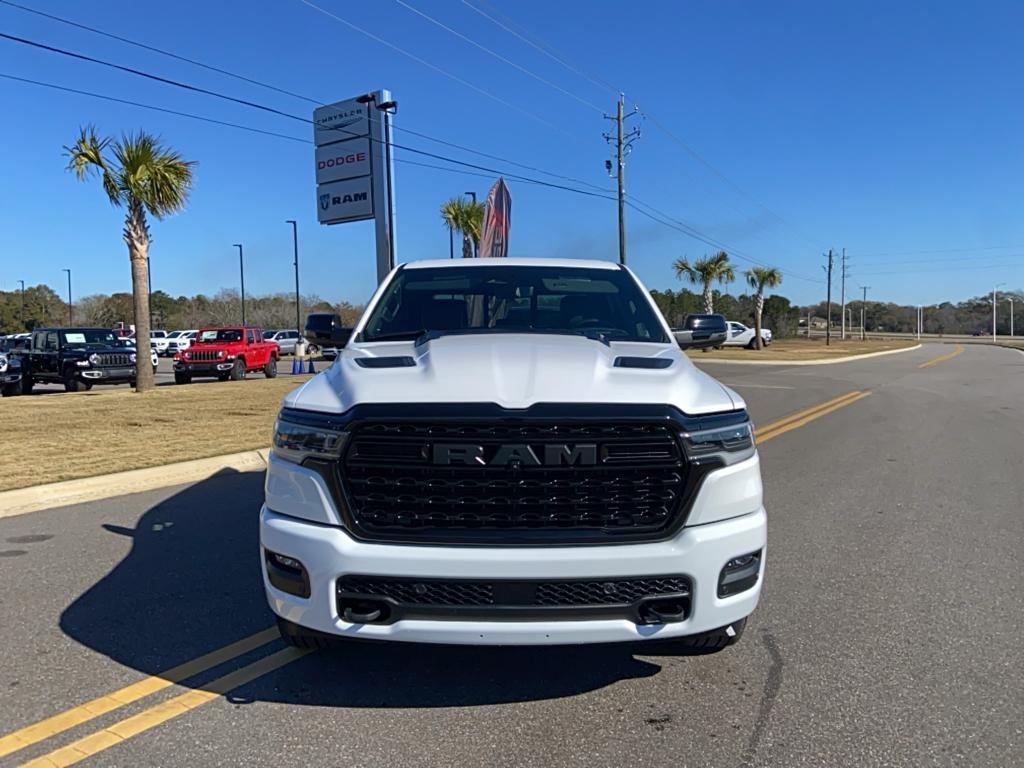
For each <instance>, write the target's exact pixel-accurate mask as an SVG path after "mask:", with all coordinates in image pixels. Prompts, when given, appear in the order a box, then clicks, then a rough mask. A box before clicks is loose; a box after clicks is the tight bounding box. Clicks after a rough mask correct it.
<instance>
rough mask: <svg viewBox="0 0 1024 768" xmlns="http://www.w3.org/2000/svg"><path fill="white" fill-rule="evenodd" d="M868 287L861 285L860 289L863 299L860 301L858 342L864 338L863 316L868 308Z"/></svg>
mask: <svg viewBox="0 0 1024 768" xmlns="http://www.w3.org/2000/svg"><path fill="white" fill-rule="evenodd" d="M870 287H871V286H870V285H862V286H861V287H860V289H861V290H862V291H864V298H863V299H862V300H861V303H860V340H861V341H864V339H865V338H866V337H865V335H864V316H865V315H864V311H865V310H866V309H867V306H868V289H869V288H870Z"/></svg>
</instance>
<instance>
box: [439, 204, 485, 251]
mask: <svg viewBox="0 0 1024 768" xmlns="http://www.w3.org/2000/svg"><path fill="white" fill-rule="evenodd" d="M441 220H442V221H443V222H444V225H445V226H446V227H447V228H448V231H449V232H458V233H459V234H460V235H462V258H464V259H468V258H471V257H472V256H473V245H474V244H478V243H479V242H480V230H481V228H482V227H483V224H484V206H483V203H477V202H473V201H466V200H463V199H462V198H461V197H453V198H452V199H451V200H449V201H448V202H447V203H445V204H444V205H442V206H441Z"/></svg>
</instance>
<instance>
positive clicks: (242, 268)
mask: <svg viewBox="0 0 1024 768" xmlns="http://www.w3.org/2000/svg"><path fill="white" fill-rule="evenodd" d="M234 247H235V248H237V249H238V272H239V274H240V275H241V278H242V327H243V328H244V327H245V262H244V261H242V244H241V243H235V244H234Z"/></svg>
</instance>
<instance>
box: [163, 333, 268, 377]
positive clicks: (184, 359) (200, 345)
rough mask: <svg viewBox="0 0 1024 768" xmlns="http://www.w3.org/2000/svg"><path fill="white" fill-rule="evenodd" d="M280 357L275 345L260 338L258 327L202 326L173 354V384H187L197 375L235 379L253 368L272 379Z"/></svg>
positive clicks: (261, 335) (261, 336)
mask: <svg viewBox="0 0 1024 768" xmlns="http://www.w3.org/2000/svg"><path fill="white" fill-rule="evenodd" d="M280 356H281V352H280V350H279V349H278V348H277V344H275V343H274V342H272V341H264V340H263V329H261V328H251V327H244V328H243V327H241V326H238V327H228V328H202V329H200V330H199V332H198V333H197V334H196V337H195V339H194V341H193V342H192V345H191V346H190V347H189V348H188V349H186V350H185V351H184V352H179V353H178V354H176V355H175V356H174V383H175V384H189V383H191V381H192V379H193V378H194V377H196V376H209V377H216V378H218V379H220V380H221V381H227V380H228V379H233V380H235V381H238V380H240V379H244V378H245V374H246V373H249V372H253V371H263V375H264V376H266V377H267V378H268V379H272V378H274V377H275V376H277V361H278V359H279V358H280Z"/></svg>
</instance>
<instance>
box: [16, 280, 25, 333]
mask: <svg viewBox="0 0 1024 768" xmlns="http://www.w3.org/2000/svg"><path fill="white" fill-rule="evenodd" d="M18 282H19V283H21V330H22V331H24V330H25V281H24V280H19V281H18Z"/></svg>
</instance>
